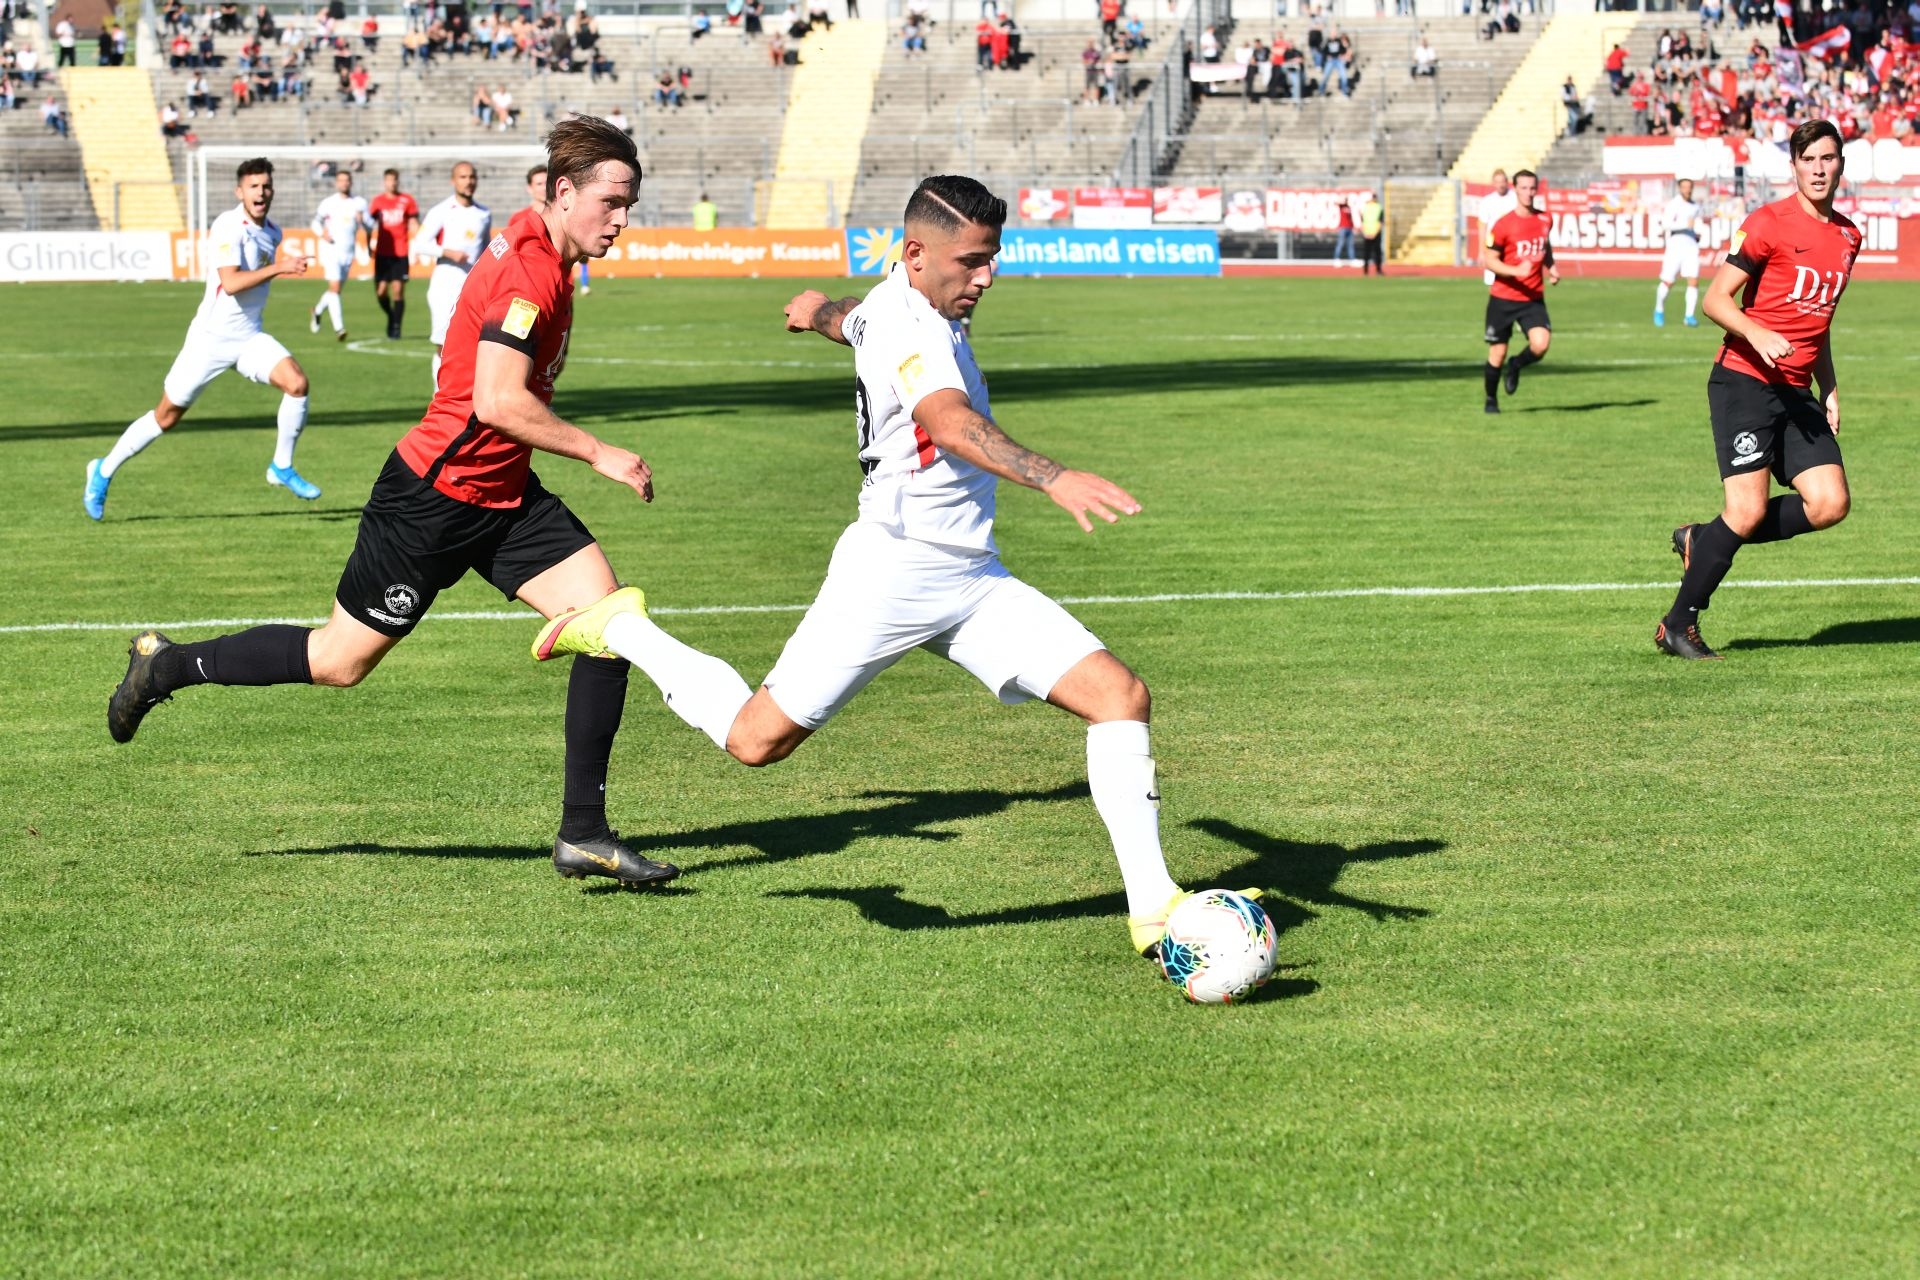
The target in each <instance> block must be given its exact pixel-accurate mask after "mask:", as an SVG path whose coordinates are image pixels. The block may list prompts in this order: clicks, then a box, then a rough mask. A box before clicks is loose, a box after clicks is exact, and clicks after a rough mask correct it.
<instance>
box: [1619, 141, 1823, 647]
mask: <svg viewBox="0 0 1920 1280" xmlns="http://www.w3.org/2000/svg"><path fill="white" fill-rule="evenodd" d="M1787 149H1788V152H1789V154H1791V156H1792V157H1793V184H1794V193H1793V194H1792V195H1790V196H1788V197H1787V198H1786V199H1784V200H1776V201H1775V202H1774V203H1772V204H1768V205H1762V206H1761V207H1760V208H1758V209H1755V210H1754V211H1753V212H1752V213H1751V214H1748V215H1747V220H1746V221H1745V222H1743V223H1741V224H1740V230H1739V231H1737V232H1735V233H1734V237H1733V242H1732V244H1730V245H1729V246H1728V249H1727V260H1726V262H1725V263H1724V264H1722V266H1721V268H1720V272H1719V274H1718V275H1716V276H1714V278H1713V283H1712V284H1710V285H1708V286H1707V296H1706V300H1705V302H1704V303H1703V304H1702V306H1701V310H1703V311H1705V312H1706V315H1707V319H1709V320H1711V321H1713V322H1714V323H1715V324H1717V325H1719V326H1720V327H1721V328H1722V329H1725V330H1726V331H1727V337H1726V342H1725V345H1723V346H1722V347H1721V348H1720V352H1719V354H1718V355H1717V356H1716V357H1715V359H1714V362H1713V372H1712V373H1711V374H1709V375H1708V377H1707V410H1708V413H1709V414H1710V415H1711V417H1712V420H1713V447H1714V451H1715V452H1716V453H1717V454H1718V455H1719V461H1720V480H1721V483H1722V484H1723V485H1724V487H1725V489H1726V506H1725V508H1724V509H1723V510H1722V511H1721V513H1720V514H1719V515H1718V516H1716V517H1715V518H1714V519H1713V521H1712V522H1711V523H1709V524H1683V525H1681V526H1680V527H1679V528H1678V529H1675V530H1674V531H1673V549H1674V551H1675V552H1676V553H1678V554H1679V556H1680V565H1681V577H1680V593H1679V595H1677V596H1676V597H1675V598H1674V602H1673V608H1672V609H1670V610H1669V611H1668V612H1667V616H1666V617H1665V618H1663V619H1662V620H1661V622H1660V625H1659V627H1658V628H1656V629H1655V631H1654V634H1653V642H1654V644H1655V645H1657V646H1658V647H1659V648H1660V649H1661V650H1662V651H1663V652H1665V653H1670V654H1673V655H1674V656H1675V657H1678V658H1718V657H1719V656H1720V655H1719V654H1717V653H1715V652H1714V651H1713V650H1712V649H1709V648H1708V647H1707V642H1706V641H1705V640H1702V639H1701V638H1700V611H1701V610H1702V609H1704V608H1706V607H1707V604H1708V602H1709V601H1710V600H1711V599H1712V597H1713V590H1714V588H1715V587H1717V586H1719V585H1720V580H1721V579H1722V578H1724V577H1726V576H1727V570H1728V569H1730V568H1731V567H1732V566H1733V556H1734V553H1735V552H1736V551H1738V550H1739V549H1740V548H1741V547H1742V546H1744V545H1745V544H1746V543H1749V542H1780V541H1783V540H1784V539H1787V538H1792V537H1797V536H1798V535H1800V534H1803V533H1811V532H1812V531H1813V530H1815V529H1825V528H1828V527H1830V526H1832V525H1836V524H1838V523H1840V521H1841V520H1843V519H1845V518H1846V514H1847V507H1848V505H1849V497H1848V491H1847V472H1846V468H1845V467H1844V466H1843V465H1842V464H1841V461H1840V442H1839V440H1838V439H1837V438H1836V437H1837V436H1838V435H1839V434H1840V391H1839V385H1838V383H1837V381H1836V380H1835V377H1834V366H1833V347H1832V344H1831V342H1830V340H1829V339H1830V333H1829V329H1830V327H1831V326H1832V324H1833V312H1834V308H1835V307H1837V306H1838V305H1839V304H1840V295H1841V293H1842V292H1844V291H1845V289H1846V287H1847V280H1848V278H1849V277H1850V276H1851V275H1852V273H1853V261H1854V259H1855V258H1856V257H1858V256H1859V253H1860V246H1861V237H1860V229H1859V228H1858V227H1856V226H1854V225H1853V223H1852V222H1850V221H1848V220H1847V219H1846V218H1844V217H1842V216H1841V215H1840V214H1837V213H1835V212H1834V211H1833V197H1834V193H1835V191H1836V190H1837V189H1838V188H1839V185H1840V176H1841V173H1842V171H1843V169H1844V161H1843V160H1842V159H1841V155H1840V133H1839V130H1837V129H1835V128H1834V127H1833V125H1832V124H1831V123H1829V122H1828V121H1825V120H1809V121H1807V123H1805V124H1803V125H1801V126H1800V127H1799V128H1797V129H1795V130H1794V131H1793V134H1792V136H1791V137H1790V138H1789V139H1788V142H1787ZM1735 295H1738V297H1736V296H1735ZM1816 381H1817V382H1819V384H1820V393H1819V395H1818V397H1816V396H1815V394H1814V391H1813V383H1814V382H1816ZM1770 478H1772V479H1778V480H1779V481H1780V483H1782V484H1784V485H1789V486H1791V487H1792V488H1793V490H1794V492H1793V493H1790V494H1783V495H1781V496H1780V497H1777V498H1772V499H1769V498H1768V496H1767V495H1768V493H1769V492H1770V490H1771V486H1770V484H1769V483H1768V482H1769V479H1770Z"/></svg>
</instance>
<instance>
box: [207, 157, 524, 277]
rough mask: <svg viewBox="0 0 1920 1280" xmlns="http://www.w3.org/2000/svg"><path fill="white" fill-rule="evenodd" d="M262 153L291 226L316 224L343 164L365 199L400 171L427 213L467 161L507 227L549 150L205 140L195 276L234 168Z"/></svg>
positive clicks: (227, 203)
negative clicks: (386, 174)
mask: <svg viewBox="0 0 1920 1280" xmlns="http://www.w3.org/2000/svg"><path fill="white" fill-rule="evenodd" d="M260 155H264V156H265V157H266V158H267V159H269V160H271V161H273V215H272V216H273V220H274V221H275V222H277V223H279V224H280V226H281V227H282V228H283V229H288V230H292V229H299V228H304V227H306V226H308V225H310V224H311V223H312V222H313V212H314V209H315V208H317V207H318V206H319V204H320V202H321V201H322V200H324V199H326V198H327V197H328V196H330V195H332V194H333V190H334V178H333V176H334V174H335V173H337V172H339V171H340V170H341V169H346V170H348V171H349V172H351V173H352V174H353V191H354V194H355V195H360V196H365V197H367V198H368V199H372V198H373V197H374V196H375V195H378V194H379V192H380V175H381V174H382V173H383V172H384V171H385V170H387V169H395V170H398V171H399V174H400V189H401V190H402V191H404V192H406V193H407V194H408V195H411V196H412V197H413V198H414V200H415V201H416V202H418V204H419V205H420V212H421V214H422V215H424V214H425V213H426V211H427V210H428V209H431V208H432V207H433V206H434V205H436V204H439V203H440V202H441V201H442V200H444V199H446V198H447V197H448V196H449V195H451V194H452V193H453V185H452V181H451V175H452V173H453V166H454V165H456V164H459V163H460V162H461V161H463V160H464V161H466V162H467V163H469V164H471V165H472V166H473V167H474V169H475V170H477V171H478V176H479V182H480V185H479V187H478V188H477V189H476V190H475V192H474V199H476V200H478V201H479V202H480V203H481V204H483V205H485V206H487V208H489V209H491V210H492V211H493V221H494V225H495V226H496V227H504V226H505V225H506V222H507V219H508V218H511V217H512V216H513V215H514V214H516V213H518V212H519V211H520V210H522V209H524V208H526V207H527V170H528V169H530V168H532V167H533V166H534V165H536V164H539V163H541V162H543V161H544V160H545V159H546V158H547V153H546V149H545V148H544V147H541V146H539V145H537V144H533V143H523V144H519V145H500V144H494V145H484V144H483V145H477V146H459V145H452V144H448V145H438V144H434V145H426V146H379V145H359V146H356V145H350V144H322V145H313V146H275V145H273V144H271V143H254V144H252V145H248V146H236V145H233V144H230V143H223V144H220V145H217V146H214V145H209V146H203V147H201V148H199V149H198V150H196V151H195V152H194V153H193V154H192V157H191V159H190V161H189V163H188V166H187V231H188V240H189V242H190V243H191V244H192V247H193V249H192V251H193V273H194V275H195V276H196V277H197V276H199V275H201V274H203V273H204V271H205V269H206V267H205V263H204V262H203V261H202V260H201V256H200V252H201V243H202V241H203V240H204V239H205V238H206V233H207V228H208V226H210V225H211V224H212V222H213V220H214V219H215V218H217V217H219V216H220V215H221V214H222V213H223V212H225V211H226V210H228V209H230V208H232V207H233V204H234V199H233V186H234V182H233V171H234V170H235V169H236V168H237V167H239V164H240V162H241V161H242V160H247V159H250V158H252V157H254V156H260Z"/></svg>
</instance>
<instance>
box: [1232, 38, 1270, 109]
mask: <svg viewBox="0 0 1920 1280" xmlns="http://www.w3.org/2000/svg"><path fill="white" fill-rule="evenodd" d="M1272 74H1273V50H1271V49H1269V48H1267V46H1266V44H1265V43H1264V42H1262V41H1261V39H1260V37H1258V36H1255V37H1254V39H1253V47H1252V48H1251V49H1249V50H1248V51H1247V78H1246V79H1245V80H1242V81H1241V82H1240V84H1241V87H1242V89H1243V90H1244V91H1245V93H1246V95H1247V101H1248V102H1252V101H1253V100H1254V99H1255V98H1257V97H1259V96H1260V95H1262V94H1264V93H1265V92H1266V91H1267V78H1268V77H1269V76H1270V75H1272Z"/></svg>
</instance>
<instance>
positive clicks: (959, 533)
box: [840, 265, 996, 552]
mask: <svg viewBox="0 0 1920 1280" xmlns="http://www.w3.org/2000/svg"><path fill="white" fill-rule="evenodd" d="M840 332H841V334H842V335H843V336H844V337H845V338H846V339H847V341H848V342H849V343H851V344H852V346H853V369H854V375H855V381H854V388H855V395H856V409H857V411H858V423H857V428H858V431H859V448H860V469H861V470H862V471H863V472H865V473H866V481H865V483H864V484H863V485H862V487H861V489H860V519H861V521H863V522H870V523H874V524H879V525H883V526H885V527H886V528H887V529H889V530H891V531H892V532H893V533H894V534H896V535H898V536H900V537H903V538H913V539H916V540H918V541H921V542H929V543H934V544H937V545H940V546H947V547H959V548H962V549H964V550H970V551H989V552H990V551H993V550H994V545H993V498H994V489H995V485H996V481H995V479H994V476H993V474H992V473H991V472H987V471H982V470H981V469H980V468H978V467H976V466H974V465H973V464H972V463H970V462H964V461H962V460H961V459H959V458H956V457H953V456H952V455H951V454H948V453H946V452H944V451H942V450H941V449H939V448H938V447H936V446H935V445H934V443H933V440H932V439H931V438H930V437H929V436H928V435H927V432H926V429H925V428H924V427H922V426H920V425H919V424H918V423H916V422H915V421H914V420H913V409H914V406H915V405H917V404H919V403H920V401H921V399H922V398H924V397H925V396H927V395H929V394H930V393H932V392H935V391H942V390H946V389H949V388H951V389H953V390H956V391H961V392H964V393H965V394H966V397H967V400H968V402H969V403H970V404H971V405H972V406H973V409H974V412H976V413H978V414H980V415H981V416H982V417H992V416H993V410H992V407H991V406H990V405H989V404H988V402H987V380H986V379H985V378H984V377H982V376H981V374H980V366H979V365H978V364H976V363H975V362H974V359H973V347H972V346H971V345H970V344H969V343H968V342H967V335H966V331H965V330H963V329H962V328H961V327H960V325H959V324H958V323H957V322H954V321H950V320H947V319H944V318H943V317H942V316H941V315H940V313H939V312H937V311H935V310H934V309H933V304H932V303H930V302H928V301H927V299H926V297H925V296H924V295H923V294H921V293H920V292H919V291H918V290H916V289H914V288H913V287H912V286H911V285H909V284H908V283H907V271H906V268H905V267H903V266H899V265H896V266H895V267H894V268H893V271H892V273H891V274H890V275H888V276H887V278H886V279H885V280H883V281H882V282H881V283H880V284H879V285H878V286H877V287H875V289H874V290H873V292H871V293H869V294H868V295H867V296H866V299H865V301H863V302H861V304H860V305H859V306H857V307H855V308H854V309H853V310H852V311H850V312H848V313H847V316H846V318H845V319H844V320H843V321H842V322H841V325H840Z"/></svg>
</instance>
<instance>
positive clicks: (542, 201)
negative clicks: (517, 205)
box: [527, 164, 593, 295]
mask: <svg viewBox="0 0 1920 1280" xmlns="http://www.w3.org/2000/svg"><path fill="white" fill-rule="evenodd" d="M527 203H528V204H529V205H531V206H532V207H533V208H535V209H544V208H545V207H546V204H547V170H546V166H545V165H538V164H537V165H535V166H533V168H531V169H529V170H527ZM579 270H580V278H579V280H578V282H577V283H576V285H575V288H574V292H576V293H579V294H582V295H585V294H589V293H592V292H593V290H592V289H591V288H589V287H588V285H587V264H586V262H585V261H584V260H583V261H582V262H581V263H580V268H579Z"/></svg>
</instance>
